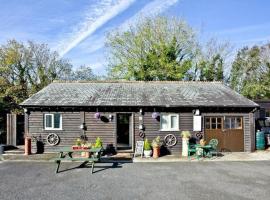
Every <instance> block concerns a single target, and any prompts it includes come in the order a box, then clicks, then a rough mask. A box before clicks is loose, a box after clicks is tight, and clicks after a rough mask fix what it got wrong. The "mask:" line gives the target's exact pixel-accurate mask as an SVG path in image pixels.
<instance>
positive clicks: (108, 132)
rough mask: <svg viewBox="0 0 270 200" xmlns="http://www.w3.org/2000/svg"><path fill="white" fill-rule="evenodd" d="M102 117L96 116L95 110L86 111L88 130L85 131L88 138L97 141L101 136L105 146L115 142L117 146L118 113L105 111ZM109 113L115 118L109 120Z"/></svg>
mask: <svg viewBox="0 0 270 200" xmlns="http://www.w3.org/2000/svg"><path fill="white" fill-rule="evenodd" d="M100 114H101V119H96V118H95V116H94V115H95V112H86V113H85V125H86V127H87V130H86V131H85V133H86V135H87V137H88V140H89V141H90V142H92V143H94V142H95V140H96V138H97V137H100V138H101V139H102V141H103V146H104V147H106V145H107V144H113V145H114V146H115V141H116V138H115V130H116V115H115V113H109V112H103V113H100ZM109 115H113V120H112V121H109Z"/></svg>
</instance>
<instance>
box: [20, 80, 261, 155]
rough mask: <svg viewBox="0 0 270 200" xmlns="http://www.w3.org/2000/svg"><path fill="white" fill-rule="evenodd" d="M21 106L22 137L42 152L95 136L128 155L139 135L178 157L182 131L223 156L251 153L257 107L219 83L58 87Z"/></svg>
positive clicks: (46, 89)
mask: <svg viewBox="0 0 270 200" xmlns="http://www.w3.org/2000/svg"><path fill="white" fill-rule="evenodd" d="M21 106H22V107H23V108H24V109H25V113H26V114H25V132H26V133H27V135H28V136H30V137H32V138H35V137H39V138H41V139H42V140H43V141H45V151H53V150H55V149H57V148H59V147H61V146H66V145H73V144H74V141H75V140H76V139H77V138H79V137H80V136H82V135H85V136H86V137H87V138H88V140H89V141H90V142H94V140H95V139H96V137H100V138H101V139H102V140H103V143H104V145H105V146H106V145H113V146H114V147H115V148H116V150H118V151H119V150H122V149H125V150H130V151H133V150H134V145H135V142H136V141H137V140H142V137H143V136H144V137H145V138H148V139H149V140H152V139H154V138H155V137H156V136H160V137H161V138H162V139H164V146H165V148H164V149H165V150H166V151H167V152H168V153H171V154H179V153H180V151H181V137H180V133H181V131H182V130H189V131H191V132H192V133H193V134H194V135H196V133H198V132H201V133H202V134H203V135H204V137H205V139H206V140H210V139H211V138H217V139H218V140H219V149H220V150H224V151H247V152H250V151H253V150H254V148H255V143H254V131H255V130H254V112H255V111H256V108H257V107H258V105H257V104H256V103H254V102H252V101H250V100H248V99H246V98H245V97H243V96H241V95H240V94H238V93H236V92H234V91H233V90H231V89H230V88H228V87H226V86H225V85H223V84H222V83H220V82H158V81H157V82H136V81H133V82H132V81H126V82H123V81H110V82H108V81H107V82H87V83H82V82H81V83H78V82H68V83H65V82H59V83H52V84H50V85H49V86H47V87H45V88H44V89H42V90H41V91H39V92H38V93H36V94H34V95H33V96H32V97H30V98H29V99H27V100H26V101H24V102H23V103H22V104H21ZM52 134H56V135H57V136H58V137H59V139H60V141H59V142H58V143H57V144H49V143H50V142H49V141H47V137H48V136H49V135H52ZM168 138H172V139H174V140H175V142H173V143H171V144H170V143H169V142H168ZM33 148H35V145H34V144H33Z"/></svg>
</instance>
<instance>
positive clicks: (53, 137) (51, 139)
mask: <svg viewBox="0 0 270 200" xmlns="http://www.w3.org/2000/svg"><path fill="white" fill-rule="evenodd" d="M59 142H60V138H59V136H58V135H57V134H55V133H50V134H49V135H48V136H47V143H48V144H49V145H51V146H55V145H57V144H58V143H59Z"/></svg>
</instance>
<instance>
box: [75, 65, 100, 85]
mask: <svg viewBox="0 0 270 200" xmlns="http://www.w3.org/2000/svg"><path fill="white" fill-rule="evenodd" d="M71 79H72V80H78V81H91V80H97V79H98V76H96V75H95V74H94V73H93V70H92V68H91V67H89V66H85V65H82V66H80V67H79V68H78V69H76V70H75V71H74V72H73V74H72V78H71Z"/></svg>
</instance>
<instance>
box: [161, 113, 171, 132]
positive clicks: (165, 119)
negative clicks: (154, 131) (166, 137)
mask: <svg viewBox="0 0 270 200" xmlns="http://www.w3.org/2000/svg"><path fill="white" fill-rule="evenodd" d="M168 127H169V126H168V116H167V115H161V129H168Z"/></svg>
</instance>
